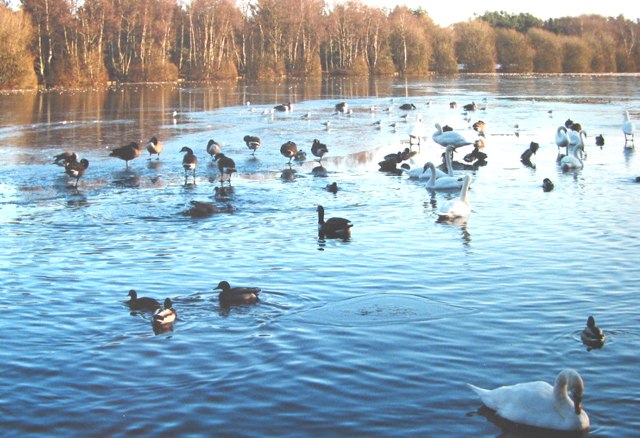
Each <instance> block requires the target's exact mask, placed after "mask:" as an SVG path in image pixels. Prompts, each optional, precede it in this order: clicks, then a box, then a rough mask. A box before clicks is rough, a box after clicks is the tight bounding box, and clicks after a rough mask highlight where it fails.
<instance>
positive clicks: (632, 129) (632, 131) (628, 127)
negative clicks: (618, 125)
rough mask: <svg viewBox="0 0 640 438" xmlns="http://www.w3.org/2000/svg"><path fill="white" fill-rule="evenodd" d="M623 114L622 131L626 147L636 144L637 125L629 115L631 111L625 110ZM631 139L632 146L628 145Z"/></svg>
mask: <svg viewBox="0 0 640 438" xmlns="http://www.w3.org/2000/svg"><path fill="white" fill-rule="evenodd" d="M622 115H623V116H624V120H623V122H622V132H623V133H624V147H625V148H626V147H633V146H634V137H635V135H636V125H635V123H634V122H633V120H631V118H630V117H629V111H627V110H625V111H624V112H623V113H622ZM629 140H631V146H628V142H629Z"/></svg>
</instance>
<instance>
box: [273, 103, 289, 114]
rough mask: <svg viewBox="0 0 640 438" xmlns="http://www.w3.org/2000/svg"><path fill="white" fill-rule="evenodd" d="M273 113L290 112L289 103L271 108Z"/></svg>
mask: <svg viewBox="0 0 640 438" xmlns="http://www.w3.org/2000/svg"><path fill="white" fill-rule="evenodd" d="M273 109H274V111H279V112H284V113H288V112H289V111H291V102H287V103H282V104H280V105H276V106H274V107H273Z"/></svg>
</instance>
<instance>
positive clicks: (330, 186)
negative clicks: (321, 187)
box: [325, 181, 338, 195]
mask: <svg viewBox="0 0 640 438" xmlns="http://www.w3.org/2000/svg"><path fill="white" fill-rule="evenodd" d="M325 189H326V190H327V192H331V193H333V194H334V195H335V194H336V193H338V183H337V182H335V181H334V182H332V183H331V184H327V185H326V187H325Z"/></svg>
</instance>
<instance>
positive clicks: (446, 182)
mask: <svg viewBox="0 0 640 438" xmlns="http://www.w3.org/2000/svg"><path fill="white" fill-rule="evenodd" d="M425 167H427V168H428V172H430V173H431V176H430V178H429V180H428V181H427V188H428V189H431V190H453V189H460V188H462V187H463V186H464V178H463V177H457V176H449V175H444V176H438V175H437V173H436V166H434V165H433V163H431V162H429V163H427V164H425ZM466 176H468V175H466ZM469 178H471V177H469Z"/></svg>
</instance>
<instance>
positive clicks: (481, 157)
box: [463, 139, 488, 166]
mask: <svg viewBox="0 0 640 438" xmlns="http://www.w3.org/2000/svg"><path fill="white" fill-rule="evenodd" d="M480 149H484V141H483V140H482V139H478V140H476V141H475V142H474V143H473V150H472V151H471V152H469V153H468V154H467V155H465V156H464V158H463V159H464V161H465V162H466V163H475V165H476V166H481V165H485V164H486V163H487V157H488V155H487V154H485V153H484V152H482V151H481V150H480Z"/></svg>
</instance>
